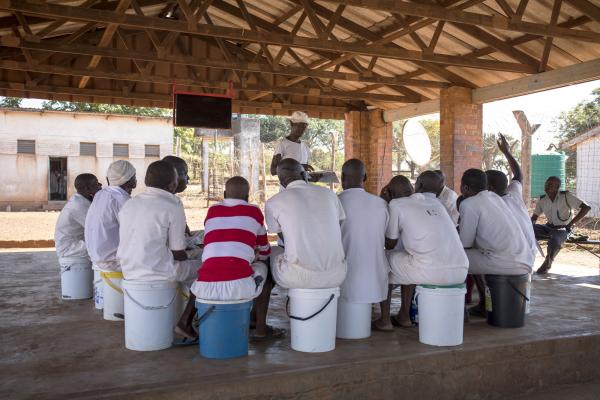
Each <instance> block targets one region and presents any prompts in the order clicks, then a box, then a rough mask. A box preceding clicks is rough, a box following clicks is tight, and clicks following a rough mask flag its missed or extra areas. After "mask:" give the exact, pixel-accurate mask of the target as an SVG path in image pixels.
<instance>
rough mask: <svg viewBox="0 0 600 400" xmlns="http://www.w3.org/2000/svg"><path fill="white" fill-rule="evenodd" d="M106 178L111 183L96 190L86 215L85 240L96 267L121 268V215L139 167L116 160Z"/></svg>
mask: <svg viewBox="0 0 600 400" xmlns="http://www.w3.org/2000/svg"><path fill="white" fill-rule="evenodd" d="M106 180H107V182H108V185H109V186H107V187H105V188H104V189H102V190H100V191H99V192H98V193H96V195H95V196H94V201H93V202H92V205H91V206H90V209H89V210H88V214H87V217H86V219H85V244H86V247H87V251H88V253H89V255H90V259H91V260H92V263H93V267H94V269H96V270H100V271H121V266H120V264H119V262H118V260H117V249H118V247H119V218H118V216H119V211H121V208H122V207H123V205H124V204H125V202H126V201H127V200H129V199H130V198H131V192H132V190H133V189H134V188H135V187H136V186H137V180H136V178H135V168H134V167H133V165H131V163H130V162H129V161H125V160H118V161H115V162H113V163H112V164H110V166H109V167H108V171H107V173H106Z"/></svg>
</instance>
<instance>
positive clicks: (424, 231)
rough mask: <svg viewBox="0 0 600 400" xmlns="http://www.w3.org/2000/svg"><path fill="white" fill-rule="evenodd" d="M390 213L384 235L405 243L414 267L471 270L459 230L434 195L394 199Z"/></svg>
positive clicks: (432, 269) (404, 245) (418, 194)
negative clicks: (457, 230)
mask: <svg viewBox="0 0 600 400" xmlns="http://www.w3.org/2000/svg"><path fill="white" fill-rule="evenodd" d="M389 210H390V222H389V223H388V228H387V232H386V234H385V236H386V237H387V238H389V239H400V241H402V245H403V247H404V251H405V252H407V253H408V254H409V255H410V256H411V257H412V261H413V262H412V265H413V266H419V267H422V268H423V269H427V270H430V271H435V270H440V269H451V268H459V269H464V270H466V269H467V268H468V267H469V260H468V259H467V256H466V254H465V252H464V250H463V247H462V244H461V242H460V239H459V237H458V232H456V227H455V226H454V223H453V222H452V220H451V219H450V217H449V216H448V212H447V211H446V210H445V208H444V206H443V205H442V204H441V203H440V201H439V200H438V199H437V198H436V197H435V194H433V193H414V194H413V195H411V196H409V197H402V198H398V199H394V200H392V201H390V203H389Z"/></svg>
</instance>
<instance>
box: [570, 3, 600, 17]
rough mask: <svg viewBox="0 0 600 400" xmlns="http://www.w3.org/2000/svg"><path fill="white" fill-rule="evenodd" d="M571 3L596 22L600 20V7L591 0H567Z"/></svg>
mask: <svg viewBox="0 0 600 400" xmlns="http://www.w3.org/2000/svg"><path fill="white" fill-rule="evenodd" d="M565 2H567V3H569V5H571V6H573V7H575V8H576V9H578V10H579V11H581V12H582V13H583V14H584V15H587V16H589V17H590V18H591V19H593V20H594V21H596V22H600V7H599V6H597V5H594V4H592V3H591V2H590V1H589V0H565Z"/></svg>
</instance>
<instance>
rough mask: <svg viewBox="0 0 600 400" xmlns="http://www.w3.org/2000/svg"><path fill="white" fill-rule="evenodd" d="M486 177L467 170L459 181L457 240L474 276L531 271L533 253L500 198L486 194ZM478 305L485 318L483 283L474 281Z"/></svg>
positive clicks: (476, 311)
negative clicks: (460, 194) (461, 197)
mask: <svg viewBox="0 0 600 400" xmlns="http://www.w3.org/2000/svg"><path fill="white" fill-rule="evenodd" d="M487 187H488V183H487V177H486V174H485V172H483V171H482V170H480V169H475V168H471V169H468V170H466V171H465V172H464V174H463V176H462V179H461V187H460V190H461V193H462V195H463V198H464V199H463V200H462V201H461V203H460V225H459V231H460V240H461V241H462V244H463V246H464V248H465V251H466V253H467V257H468V258H469V273H470V274H474V275H485V274H493V275H522V274H528V273H530V272H531V266H532V265H533V258H534V256H533V253H532V252H531V247H530V245H529V243H527V240H526V239H525V235H524V234H523V231H522V230H521V228H520V226H519V223H518V222H517V220H516V219H515V217H514V215H513V213H512V212H511V211H510V209H509V208H508V206H507V205H506V203H505V202H504V201H502V199H501V198H500V197H499V196H498V195H497V194H496V193H493V192H490V191H487V190H486V188H487ZM475 282H476V284H477V289H478V292H479V304H478V305H477V306H476V307H475V308H474V311H475V313H476V314H480V315H485V296H484V295H483V293H484V287H483V280H482V279H476V281H475Z"/></svg>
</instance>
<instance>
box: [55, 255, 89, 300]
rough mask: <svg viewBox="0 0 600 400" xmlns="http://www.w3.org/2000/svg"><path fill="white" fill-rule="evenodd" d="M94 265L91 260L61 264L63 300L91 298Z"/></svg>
mask: <svg viewBox="0 0 600 400" xmlns="http://www.w3.org/2000/svg"><path fill="white" fill-rule="evenodd" d="M93 276H94V274H93V272H92V265H91V264H90V263H89V262H82V263H73V264H71V265H61V266H60V286H61V291H62V298H63V300H81V299H91V298H92V295H93V289H92V280H93Z"/></svg>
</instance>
